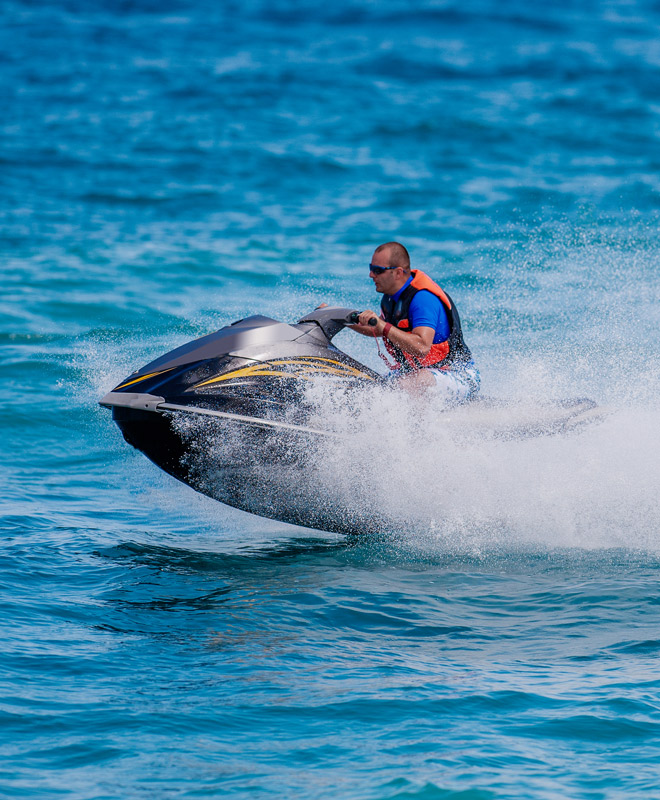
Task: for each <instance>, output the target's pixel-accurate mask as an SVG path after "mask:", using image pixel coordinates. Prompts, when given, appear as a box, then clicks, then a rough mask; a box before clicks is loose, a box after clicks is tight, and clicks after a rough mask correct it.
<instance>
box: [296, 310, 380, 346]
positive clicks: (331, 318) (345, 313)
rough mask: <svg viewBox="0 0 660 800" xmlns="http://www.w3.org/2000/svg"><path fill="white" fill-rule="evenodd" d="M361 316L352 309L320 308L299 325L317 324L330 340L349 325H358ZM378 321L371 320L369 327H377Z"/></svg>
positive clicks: (307, 315) (300, 320)
mask: <svg viewBox="0 0 660 800" xmlns="http://www.w3.org/2000/svg"><path fill="white" fill-rule="evenodd" d="M359 316H360V312H359V311H355V310H354V309H351V308H338V307H336V306H335V307H331V306H325V305H324V306H319V307H318V308H315V309H314V311H312V312H311V313H310V314H306V315H305V316H304V317H303V318H302V319H299V320H298V323H297V324H298V325H301V324H305V323H308V322H315V323H316V324H317V325H318V326H319V327H320V328H321V330H322V331H323V333H324V334H325V335H326V337H327V338H328V340H331V339H332V337H333V336H335V335H336V334H338V333H339V331H340V330H342V329H343V328H345V327H347V326H348V325H358V324H359V319H358V317H359ZM376 324H377V320H375V319H370V320H369V325H376Z"/></svg>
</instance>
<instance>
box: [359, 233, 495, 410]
mask: <svg viewBox="0 0 660 800" xmlns="http://www.w3.org/2000/svg"><path fill="white" fill-rule="evenodd" d="M369 277H370V278H371V279H372V280H373V282H374V284H375V286H376V291H377V292H380V294H382V295H383V299H382V302H381V314H380V317H379V316H377V315H376V314H375V313H374V312H373V311H363V312H362V313H361V314H360V324H359V325H355V326H351V327H352V328H353V330H355V331H357V332H358V333H362V334H364V335H365V336H376V337H382V338H383V342H384V344H385V347H386V348H387V351H388V352H389V354H390V355H391V356H392V357H393V358H394V359H395V363H394V365H390V368H391V369H392V370H395V371H396V372H394V373H393V374H394V375H396V378H397V382H398V383H399V384H400V385H401V386H402V387H403V388H405V389H409V390H411V391H413V392H415V391H421V390H424V389H428V388H433V389H436V390H437V391H439V393H440V395H441V396H442V399H443V401H444V402H446V403H447V404H452V403H461V402H464V401H465V400H468V399H470V398H471V397H472V396H474V395H475V394H476V393H477V392H478V391H479V384H480V378H479V372H478V370H477V368H476V366H475V364H474V361H473V360H472V354H471V353H470V350H469V348H468V347H467V345H466V344H465V341H464V340H463V333H462V330H461V322H460V319H459V316H458V312H457V310H456V306H455V305H454V303H453V301H452V300H451V298H450V297H449V295H447V294H446V293H445V292H444V291H443V290H442V289H441V288H440V287H439V286H438V285H437V284H436V283H435V282H434V281H432V280H431V278H429V276H428V275H425V274H424V273H423V272H422V271H421V270H411V269H410V256H409V255H408V251H407V250H406V248H405V247H404V246H403V245H402V244H399V243H398V242H387V243H386V244H381V245H380V246H379V247H377V248H376V250H375V252H374V254H373V257H372V259H371V264H370V265H369ZM369 320H376V322H375V324H373V323H372V325H369Z"/></svg>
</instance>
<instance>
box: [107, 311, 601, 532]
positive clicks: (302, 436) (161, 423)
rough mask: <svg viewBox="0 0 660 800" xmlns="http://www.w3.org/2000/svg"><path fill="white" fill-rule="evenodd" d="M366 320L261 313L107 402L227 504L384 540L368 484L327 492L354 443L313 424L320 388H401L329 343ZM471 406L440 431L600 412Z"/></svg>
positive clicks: (500, 432) (148, 371)
mask: <svg viewBox="0 0 660 800" xmlns="http://www.w3.org/2000/svg"><path fill="white" fill-rule="evenodd" d="M357 316H358V312H356V311H354V310H352V309H349V308H339V307H328V306H325V307H319V308H317V309H315V310H314V311H312V312H311V313H310V314H307V315H306V316H304V317H303V318H302V319H300V320H299V321H298V322H296V323H295V324H288V323H285V322H280V321H278V320H276V319H272V318H270V317H266V316H260V315H257V316H251V317H247V318H245V319H241V320H238V321H237V322H234V323H233V324H231V325H228V326H226V327H224V328H222V329H221V330H218V331H216V332H214V333H211V334H209V335H207V336H203V337H201V338H199V339H196V340H194V341H192V342H189V343H187V344H184V345H183V346H181V347H178V348H176V349H175V350H172V351H171V352H169V353H166V354H165V355H163V356H161V357H160V358H157V359H156V360H155V361H152V362H150V363H149V364H147V365H146V366H144V367H142V369H140V370H138V371H137V372H134V373H133V374H132V375H129V376H128V377H127V378H126V379H125V380H123V381H122V382H121V383H120V384H118V385H117V386H116V387H115V388H114V389H113V390H112V391H111V392H109V393H108V394H106V395H105V396H104V397H103V398H102V399H101V400H100V405H102V406H106V407H108V408H110V409H112V418H113V420H114V421H115V422H116V423H117V425H118V426H119V429H120V430H121V432H122V434H123V436H124V439H125V440H126V441H127V442H128V443H129V444H131V445H132V446H133V447H135V448H137V449H138V450H140V451H141V452H142V453H144V455H146V456H147V458H149V459H150V460H151V461H153V462H154V463H155V464H157V465H158V466H159V467H160V468H161V469H163V470H164V471H165V472H167V473H169V474H170V475H172V476H173V477H175V478H177V479H178V480H180V481H182V482H183V483H185V484H187V485H189V486H191V487H192V488H193V489H195V490H197V491H199V492H201V493H203V494H206V495H208V496H210V497H213V498H214V499H216V500H219V501H221V502H223V503H226V504H227V505H230V506H234V507H237V508H240V509H243V510H244V511H248V512H251V513H253V514H257V515H259V516H263V517H268V518H272V519H277V520H281V521H283V522H289V523H293V524H297V525H302V526H305V527H309V528H317V529H321V530H325V531H335V532H340V533H356V532H359V533H365V532H377V531H381V530H382V529H383V526H384V525H385V526H386V525H387V524H388V521H387V520H384V519H381V518H380V517H379V514H378V512H377V510H374V509H373V508H372V509H370V511H369V513H368V514H367V513H365V506H364V498H363V497H362V496H361V495H360V486H359V483H360V482H359V481H350V480H347V481H346V485H345V486H343V487H342V492H341V500H337V499H336V498H333V497H332V496H329V494H328V493H330V494H331V493H332V492H331V490H330V489H329V490H328V492H325V491H323V489H324V487H326V486H327V484H328V481H327V476H325V477H324V475H323V474H322V470H323V458H322V456H323V451H324V449H326V450H327V449H328V448H331V447H333V446H335V447H336V446H338V440H342V438H344V439H345V437H346V435H347V434H346V430H344V431H337V430H333V429H332V428H331V427H330V426H328V425H319V424H318V422H316V423H314V420H315V419H316V420H318V414H316V415H315V414H314V407H313V403H312V402H311V401H310V399H309V397H308V391H307V390H308V388H309V386H310V384H313V383H314V382H315V381H318V380H319V379H321V380H325V381H326V382H330V383H332V385H333V386H335V387H340V388H341V391H343V392H347V393H349V395H350V393H351V392H356V391H363V390H365V389H366V388H367V387H369V386H373V387H377V386H384V385H391V384H392V382H391V381H388V380H387V379H386V378H383V377H382V376H381V375H379V374H378V373H377V372H375V371H374V370H372V369H370V368H369V367H367V366H365V365H364V364H361V363H360V362H359V361H356V360H355V359H354V358H352V357H351V356H349V355H347V354H346V353H344V352H343V351H341V350H339V349H338V348H337V347H336V346H335V345H334V344H333V343H332V339H333V337H334V336H336V335H337V333H339V332H340V331H341V330H342V329H343V328H345V327H346V326H348V325H352V324H355V323H356V322H357ZM468 405H470V406H471V408H470V410H469V411H466V410H465V409H460V408H458V409H453V410H451V411H449V412H446V413H443V415H442V417H443V422H446V423H447V424H448V425H452V426H454V428H455V430H456V431H460V430H461V426H463V429H465V430H467V431H468V434H469V435H470V436H472V435H473V433H474V431H475V430H476V431H477V432H479V435H481V436H482V437H483V438H485V439H488V438H498V437H499V438H503V439H507V438H520V437H524V436H526V435H534V436H537V435H544V434H548V433H556V432H563V431H565V430H568V429H569V428H574V427H577V426H579V425H580V424H582V423H583V422H584V421H586V420H588V419H589V418H590V415H592V414H593V412H594V410H595V408H596V404H595V403H593V401H590V400H583V399H581V400H574V401H563V402H562V403H558V404H557V403H556V404H552V405H549V406H547V407H545V410H544V411H543V413H542V414H539V413H538V410H535V411H534V414H533V415H532V416H531V417H529V418H524V419H522V420H521V419H519V420H518V421H516V420H513V421H512V420H511V415H510V414H505V415H504V416H503V415H502V406H501V404H499V403H497V402H496V401H492V400H487V399H478V400H476V401H472V402H471V403H469V404H468ZM528 416H529V415H528ZM340 445H341V441H339V446H340ZM351 494H352V496H350V495H351ZM356 509H358V511H356ZM360 509H361V510H362V513H360ZM389 522H391V520H390V521H389Z"/></svg>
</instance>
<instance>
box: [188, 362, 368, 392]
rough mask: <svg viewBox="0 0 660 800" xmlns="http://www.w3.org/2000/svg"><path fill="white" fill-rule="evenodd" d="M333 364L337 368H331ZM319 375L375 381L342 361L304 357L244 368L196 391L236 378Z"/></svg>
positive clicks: (306, 378)
mask: <svg viewBox="0 0 660 800" xmlns="http://www.w3.org/2000/svg"><path fill="white" fill-rule="evenodd" d="M331 364H333V365H336V366H330V365H331ZM272 367H294V368H297V369H295V371H292V372H284V371H282V370H277V369H272ZM319 373H325V374H328V375H340V376H342V377H347V376H348V375H351V376H356V377H362V378H368V379H369V380H373V377H372V376H371V375H367V374H366V373H364V372H360V370H358V369H355V367H351V366H349V365H348V364H343V363H342V362H341V361H335V360H334V359H332V358H322V357H321V356H304V357H302V358H299V359H295V360H294V359H289V360H277V361H267V362H265V363H263V364H253V365H251V366H249V367H242V368H241V369H237V370H234V371H233V372H227V373H226V374H225V375H220V376H218V377H217V378H210V379H209V380H206V381H202V383H198V384H197V385H196V386H195V389H199V388H200V387H202V386H210V385H211V384H214V383H221V382H222V381H228V380H233V379H234V378H248V377H252V376H256V375H271V376H273V377H277V378H294V379H300V378H303V379H305V380H310V378H311V376H312V375H318V374H319Z"/></svg>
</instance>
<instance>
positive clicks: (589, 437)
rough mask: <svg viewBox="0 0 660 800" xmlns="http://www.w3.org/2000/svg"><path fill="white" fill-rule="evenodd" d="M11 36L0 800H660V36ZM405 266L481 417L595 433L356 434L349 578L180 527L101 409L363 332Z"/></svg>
mask: <svg viewBox="0 0 660 800" xmlns="http://www.w3.org/2000/svg"><path fill="white" fill-rule="evenodd" d="M0 21H1V23H2V24H0V74H1V76H2V84H1V86H2V90H1V92H2V97H3V101H4V102H3V108H4V114H3V118H2V121H1V122H0V176H1V177H2V187H3V191H2V192H1V193H0V216H1V220H2V228H1V229H2V236H1V240H0V241H1V247H2V261H1V263H2V288H3V291H2V293H0V342H1V343H2V355H1V359H2V360H1V361H0V375H1V380H0V426H1V429H2V449H1V453H2V463H0V475H1V477H2V483H3V487H4V492H3V498H2V507H1V523H0V524H1V525H2V532H3V544H4V546H3V551H2V562H1V564H0V585H1V586H2V594H1V596H0V597H1V600H0V601H1V603H2V623H1V626H2V639H3V642H4V645H3V647H2V653H1V655H0V794H2V796H6V797H10V798H15V797H30V798H53V797H65V798H104V800H105V799H112V800H115V799H117V800H119V798H181V797H202V798H203V797H219V796H234V797H240V798H255V797H256V798H259V797H286V798H296V799H299V800H308V798H309V799H310V800H311V799H312V798H314V799H316V798H330V797H332V798H337V797H340V798H350V799H351V800H353V799H354V798H355V799H356V800H357V799H358V798H359V799H360V800H362V799H364V800H380V799H381V798H382V799H383V800H385V798H388V799H389V798H400V799H401V798H415V800H439V799H440V798H444V799H446V800H448V799H449V798H454V799H455V800H458V798H460V800H504V799H505V798H521V799H522V798H525V799H527V798H535V799H536V798H539V799H541V798H543V800H545V799H546V798H547V799H548V800H549V799H551V798H552V800H555V798H562V799H563V798H575V799H576V800H582V799H583V798H584V799H587V798H588V799H589V800H594V799H595V798H623V797H625V798H632V797H640V798H642V797H643V798H650V797H659V796H660V789H658V785H659V784H660V775H659V771H658V767H657V763H658V760H659V758H660V697H659V694H660V678H659V677H658V657H659V655H660V603H659V600H658V597H659V594H658V586H659V579H660V548H659V547H658V531H659V529H660V500H659V497H660V491H659V490H660V478H659V477H658V475H659V472H660V459H659V457H658V452H660V424H659V423H660V408H659V403H658V388H659V386H660V372H659V370H658V364H657V352H658V335H657V330H658V323H659V322H660V312H659V310H658V309H659V308H660V304H659V302H658V301H659V299H660V297H659V295H660V290H659V281H658V265H659V258H658V254H659V252H660V241H659V235H658V222H659V217H660V182H659V178H658V174H659V170H660V156H659V154H660V148H659V144H660V141H659V140H660V82H659V81H658V69H659V68H660V49H659V47H658V41H659V35H660V11H659V9H658V6H657V4H653V3H650V2H641V0H631V2H616V1H613V2H606V3H589V2H584V3H565V4H562V5H559V6H554V7H552V8H539V9H533V8H530V7H529V4H526V3H522V2H521V0H511V1H510V2H500V3H494V2H476V0H475V1H474V2H469V3H464V4H458V3H452V2H438V3H435V2H422V3H418V4H415V6H414V9H413V10H411V7H410V5H409V4H407V3H400V2H396V0H384V2H381V3H378V4H375V3H368V2H363V3H352V2H348V1H347V0H346V1H344V0H341V1H340V2H339V3H335V4H333V5H331V6H328V7H319V6H318V4H314V3H307V2H294V1H293V0H282V2H271V3H260V2H248V3H243V4H240V5H239V4H235V3H230V2H226V3H212V2H210V0H198V2H196V3H192V2H184V0H181V1H180V2H174V1H173V0H161V2H158V3H155V2H150V0H138V1H137V2H126V3H121V4H116V3H109V2H103V3H97V4H93V6H90V5H89V4H83V3H81V2H79V0H53V2H38V3H34V2H27V0H25V1H24V2H14V1H13V0H9V2H6V3H4V4H3V5H2V7H1V8H0ZM393 238H395V239H399V240H400V241H403V242H404V243H405V244H406V245H407V246H408V247H409V249H410V251H411V254H412V257H413V261H414V263H415V265H417V266H420V267H422V268H425V269H427V270H428V271H429V272H431V273H432V274H433V275H434V276H436V277H437V278H438V279H440V280H441V281H442V283H443V285H444V286H445V287H446V288H447V290H448V291H449V292H450V294H452V296H454V297H455V299H456V300H457V301H458V303H459V305H460V309H461V315H462V318H463V321H464V325H465V328H466V337H467V340H468V343H469V345H470V347H471V348H472V349H473V351H474V354H475V357H476V359H477V361H478V363H479V366H480V369H481V373H482V387H483V391H484V392H485V393H486V394H488V395H489V396H494V397H499V398H510V397H515V398H518V399H522V400H527V399H530V398H531V399H534V400H536V399H538V398H545V397H552V398H562V397H573V396H588V397H592V398H593V399H595V400H597V401H598V402H599V403H600V404H601V405H603V406H604V407H606V408H607V409H608V416H607V417H606V418H605V419H604V421H603V422H602V423H601V424H599V425H594V426H591V427H590V428H588V429H585V430H584V431H583V432H581V433H579V434H574V435H571V436H563V437H562V436H557V437H543V438H541V439H536V440H531V441H527V442H506V441H504V442H503V441H497V442H474V441H471V442H462V443H458V444H457V443H455V442H454V443H453V444H452V443H451V442H445V444H446V447H443V448H438V447H437V446H433V445H432V443H431V442H432V441H433V436H432V435H430V434H432V433H433V434H435V433H438V432H437V431H430V430H428V429H424V430H423V431H422V432H421V434H422V435H421V437H420V435H419V434H420V432H419V431H415V430H414V428H415V421H416V414H415V412H414V408H413V407H409V406H408V405H407V404H406V403H403V402H402V403H400V404H399V405H398V406H397V405H394V406H392V405H389V406H387V407H380V406H378V405H375V406H373V407H368V408H366V409H364V408H363V409H362V410H361V413H362V415H363V420H364V426H363V431H362V434H361V438H360V440H359V448H360V451H359V452H360V453H362V454H364V458H363V459H361V458H359V457H353V458H351V459H346V460H344V461H342V459H341V454H335V455H334V457H335V461H334V462H333V463H329V465H328V480H329V481H331V480H334V481H335V482H334V483H332V486H333V491H334V493H335V494H334V499H335V502H337V503H342V502H345V501H346V498H347V496H348V491H349V487H351V488H352V489H355V487H358V488H359V489H360V491H363V492H364V495H365V496H368V498H370V499H371V500H372V501H373V500H374V498H375V499H376V500H377V501H378V502H380V503H382V504H383V505H384V506H386V507H389V508H390V509H391V510H396V512H397V513H398V514H399V516H400V518H402V519H404V521H405V524H401V525H400V526H399V527H398V528H397V529H395V530H388V531H383V534H382V535H381V536H378V537H370V538H363V539H359V538H357V539H356V538H346V537H342V536H338V535H334V534H324V533H322V532H319V531H310V530H307V529H304V528H294V527H292V526H287V525H285V524H282V523H277V522H272V521H268V520H262V519H259V518H257V517H252V516H249V515H247V514H244V513H242V512H240V511H236V510H233V509H229V508H226V507H224V506H221V505H220V504H217V503H214V502H213V501H211V500H208V499H207V498H204V497H202V496H201V495H198V494H195V493H194V492H193V491H192V490H190V489H188V488H187V487H185V486H183V485H180V484H178V483H176V482H175V481H173V480H172V479H170V478H168V477H167V476H166V475H164V474H162V473H160V472H159V471H158V470H157V469H156V468H155V467H154V466H153V465H152V464H150V463H149V462H148V461H147V460H146V459H145V458H144V457H143V456H141V455H140V454H138V453H136V452H134V451H132V450H131V449H130V448H129V447H128V446H127V445H126V444H125V443H124V442H123V440H122V439H121V436H120V434H119V432H118V431H117V429H116V427H115V426H114V425H113V424H112V422H111V421H110V419H109V415H108V413H107V412H106V411H104V410H102V409H100V408H98V407H97V405H96V402H97V400H98V398H99V397H100V396H101V395H102V394H104V393H105V392H106V391H108V390H109V389H110V388H112V386H113V385H115V384H116V383H117V382H118V381H119V380H121V379H122V378H123V377H124V376H125V375H126V374H128V373H129V372H131V371H132V370H133V369H135V368H137V367H139V366H141V365H143V364H145V363H146V362H147V361H148V360H149V359H151V358H153V357H155V356H157V355H159V354H160V353H162V352H164V351H165V350H167V349H171V348H172V347H174V346H176V345H178V344H181V343H182V342H184V341H186V340H188V339H189V338H191V337H192V336H194V335H201V334H202V333H205V332H208V331H210V330H213V329H215V328H218V327H220V326H222V325H224V324H227V323H228V322H231V321H233V320H234V319H237V318H239V317H244V316H246V315H248V314H250V313H267V314H272V315H273V316H277V317H280V318H282V319H285V320H287V321H294V320H295V319H297V318H298V317H299V316H301V315H302V314H303V313H305V312H306V311H308V310H309V309H310V308H312V307H313V306H314V305H316V304H318V303H319V302H321V301H326V302H330V303H335V302H336V303H341V304H344V305H348V306H355V307H358V308H366V307H372V308H374V307H375V303H376V302H377V298H376V297H375V296H374V293H373V289H372V288H371V286H370V283H369V280H368V277H367V264H368V262H369V258H370V256H371V253H372V252H373V248H374V246H375V245H376V244H378V243H380V242H382V241H386V240H389V239H393ZM357 339H358V337H352V336H351V334H350V333H343V334H341V335H340V337H338V339H337V343H338V344H339V345H340V346H341V347H343V348H345V349H346V350H347V351H350V352H351V354H352V355H355V356H356V357H358V358H360V359H362V360H364V361H365V362H367V363H369V364H370V365H371V366H373V367H375V368H378V365H379V361H378V358H377V356H376V354H375V352H374V350H373V342H369V341H368V340H366V339H360V340H359V341H357ZM328 413H337V410H336V409H329V410H328ZM438 424H440V423H438ZM336 475H340V476H341V478H342V481H344V483H343V484H342V481H339V482H337V481H336V479H335V478H333V476H336Z"/></svg>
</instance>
